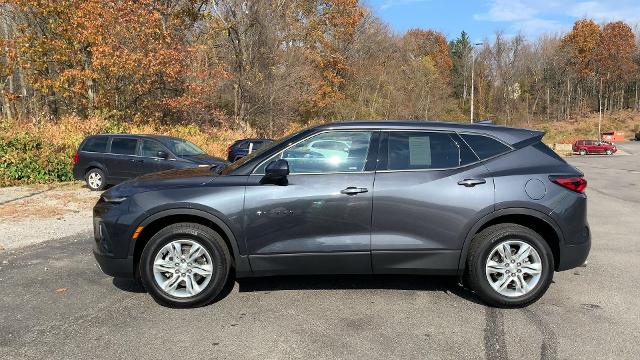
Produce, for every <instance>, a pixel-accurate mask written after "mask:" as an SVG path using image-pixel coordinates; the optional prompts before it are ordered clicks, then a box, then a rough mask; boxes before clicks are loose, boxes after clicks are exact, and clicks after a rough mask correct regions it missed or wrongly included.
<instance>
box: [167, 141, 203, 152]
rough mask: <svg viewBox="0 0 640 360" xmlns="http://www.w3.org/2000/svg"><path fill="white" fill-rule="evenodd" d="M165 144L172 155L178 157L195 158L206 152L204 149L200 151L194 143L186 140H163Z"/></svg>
mask: <svg viewBox="0 0 640 360" xmlns="http://www.w3.org/2000/svg"><path fill="white" fill-rule="evenodd" d="M163 143H164V145H165V146H166V147H168V148H169V150H171V152H172V153H174V154H176V156H193V155H202V154H204V151H202V149H200V148H199V147H198V146H196V145H195V144H194V143H191V142H189V141H186V140H181V139H163Z"/></svg>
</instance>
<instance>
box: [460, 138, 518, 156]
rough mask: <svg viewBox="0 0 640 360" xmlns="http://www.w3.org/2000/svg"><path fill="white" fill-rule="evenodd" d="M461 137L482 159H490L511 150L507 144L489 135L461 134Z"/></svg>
mask: <svg viewBox="0 0 640 360" xmlns="http://www.w3.org/2000/svg"><path fill="white" fill-rule="evenodd" d="M460 137H462V139H464V141H465V142H466V143H467V144H469V146H470V147H471V149H473V151H474V152H475V153H476V155H478V157H479V158H480V160H484V159H488V158H490V157H494V156H496V155H500V154H503V153H506V152H507V151H509V150H511V148H510V147H508V146H507V145H505V144H503V143H501V142H500V141H498V140H496V139H493V138H490V137H488V136H484V135H471V134H460Z"/></svg>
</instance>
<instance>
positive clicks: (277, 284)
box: [238, 275, 484, 305]
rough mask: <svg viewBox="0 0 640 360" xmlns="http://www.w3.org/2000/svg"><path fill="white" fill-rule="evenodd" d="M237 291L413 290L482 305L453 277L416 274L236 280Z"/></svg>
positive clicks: (275, 277) (279, 277)
mask: <svg viewBox="0 0 640 360" xmlns="http://www.w3.org/2000/svg"><path fill="white" fill-rule="evenodd" d="M238 284H239V285H240V286H239V291H240V292H259V291H260V292H270V291H281V290H362V289H374V290H376V289H377V290H414V291H433V292H444V293H447V294H450V295H452V296H456V297H459V298H462V299H464V300H467V301H470V302H473V303H476V304H482V305H484V304H483V303H482V301H481V300H480V298H478V297H477V296H476V295H475V294H474V293H472V292H471V291H469V290H466V289H464V288H463V287H462V286H460V284H458V279H457V278H456V277H445V276H419V275H307V276H303V275H296V276H273V277H262V278H246V279H239V280H238Z"/></svg>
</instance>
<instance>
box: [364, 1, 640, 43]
mask: <svg viewBox="0 0 640 360" xmlns="http://www.w3.org/2000/svg"><path fill="white" fill-rule="evenodd" d="M363 3H364V4H365V5H366V6H368V7H369V8H370V9H372V10H373V11H374V13H375V14H376V15H377V16H378V17H380V18H382V19H383V20H384V21H386V22H387V23H389V24H390V25H391V27H392V29H393V30H394V31H396V32H398V33H403V32H404V31H406V30H407V29H411V28H415V27H419V28H429V29H433V30H437V31H440V32H442V33H443V34H444V35H445V36H446V37H447V38H448V39H454V38H456V37H457V36H458V35H459V34H460V32H461V31H462V30H464V31H466V32H467V33H468V34H469V37H470V38H471V41H473V42H479V41H482V40H483V39H486V38H491V37H492V36H493V34H494V33H495V32H496V31H502V32H504V34H505V35H507V36H513V35H515V34H518V33H521V34H523V35H524V36H526V37H527V38H529V39H534V38H536V37H538V36H539V35H541V34H543V33H559V32H565V31H567V30H569V29H571V26H572V25H573V23H574V22H575V21H576V20H577V19H580V18H584V17H587V18H591V19H593V20H595V21H596V22H597V23H604V22H609V21H617V20H623V21H625V22H627V23H628V24H629V25H631V26H632V27H635V26H637V25H638V24H640V0H594V1H585V0H364V1H363Z"/></svg>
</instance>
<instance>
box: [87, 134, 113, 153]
mask: <svg viewBox="0 0 640 360" xmlns="http://www.w3.org/2000/svg"><path fill="white" fill-rule="evenodd" d="M108 141H109V138H107V137H94V138H90V139H87V141H86V142H85V143H84V145H83V146H82V149H81V150H82V151H89V152H97V153H104V152H107V142H108Z"/></svg>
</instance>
